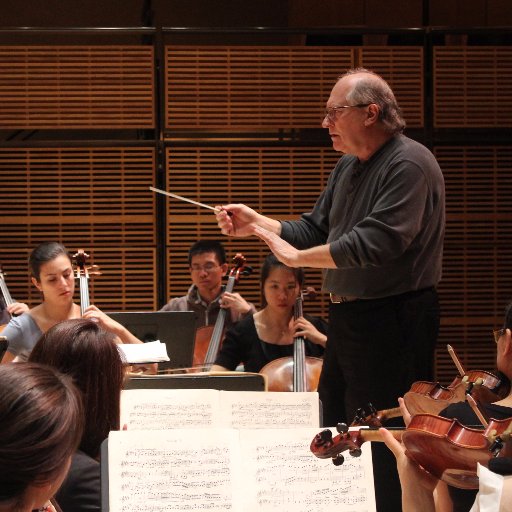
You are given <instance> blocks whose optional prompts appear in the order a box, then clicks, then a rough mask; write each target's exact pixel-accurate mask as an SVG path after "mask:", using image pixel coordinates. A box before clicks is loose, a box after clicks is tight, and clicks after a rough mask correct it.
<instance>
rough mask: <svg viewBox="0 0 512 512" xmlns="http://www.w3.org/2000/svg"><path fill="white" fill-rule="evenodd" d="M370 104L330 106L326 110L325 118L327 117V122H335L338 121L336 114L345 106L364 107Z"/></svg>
mask: <svg viewBox="0 0 512 512" xmlns="http://www.w3.org/2000/svg"><path fill="white" fill-rule="evenodd" d="M368 105H370V103H358V104H357V105H338V106H336V107H328V108H326V109H325V111H324V119H327V122H329V123H334V122H335V121H336V116H337V114H338V112H341V111H342V110H343V109H345V108H363V107H367V106H368Z"/></svg>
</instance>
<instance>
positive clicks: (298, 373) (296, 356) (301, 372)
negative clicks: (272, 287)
mask: <svg viewBox="0 0 512 512" xmlns="http://www.w3.org/2000/svg"><path fill="white" fill-rule="evenodd" d="M301 316H302V293H301V294H300V295H299V296H298V297H297V299H296V300H295V306H294V309H293V318H294V319H295V320H297V318H300V317H301ZM306 390H307V380H306V348H305V341H304V337H303V336H296V337H294V338H293V391H297V392H304V391H306Z"/></svg>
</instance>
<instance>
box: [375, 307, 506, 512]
mask: <svg viewBox="0 0 512 512" xmlns="http://www.w3.org/2000/svg"><path fill="white" fill-rule="evenodd" d="M493 334H494V341H495V342H496V347H497V354H496V366H497V368H498V370H499V371H500V372H502V373H503V374H504V375H505V376H506V377H507V378H508V379H509V380H512V303H510V304H509V305H508V306H507V308H506V311H505V319H504V322H503V328H502V329H497V330H495V331H494V332H493ZM399 403H400V408H401V409H402V413H403V416H404V421H405V424H406V425H407V424H408V423H409V421H410V415H409V412H408V411H407V409H406V407H405V404H404V401H403V399H399ZM482 409H483V413H484V416H487V417H488V418H492V419H495V420H503V419H508V418H511V417H512V391H511V393H510V394H509V395H508V396H506V397H505V398H503V399H502V400H499V401H498V402H495V403H493V404H486V405H483V406H482ZM439 415H440V416H443V417H446V418H451V419H452V418H456V419H457V420H458V421H459V422H460V423H462V424H463V425H478V424H480V421H479V419H478V418H477V416H476V414H475V413H474V412H473V410H472V408H471V407H470V405H469V404H468V403H467V402H460V403H456V404H452V405H449V406H448V407H447V408H446V409H444V410H443V411H441V412H440V413H439ZM383 439H384V442H385V443H386V445H387V446H388V447H389V448H390V449H391V451H392V452H393V453H394V455H395V457H396V458H397V466H398V470H399V474H400V480H401V483H402V492H403V494H402V502H403V510H404V512H410V511H413V510H414V511H418V510H424V511H430V510H434V509H435V510H436V511H445V510H450V511H453V512H462V511H465V512H467V511H468V510H469V509H470V508H471V505H472V503H473V501H474V500H475V496H476V491H471V490H462V489H456V488H454V487H451V486H446V484H445V483H444V482H438V481H437V480H435V479H434V478H425V477H424V472H422V471H418V468H417V467H416V466H415V464H414V463H413V462H411V461H410V460H409V459H408V458H407V457H406V456H405V452H404V448H403V445H402V444H401V443H398V442H397V441H395V440H394V439H393V437H392V436H391V434H389V433H388V432H386V431H385V429H383ZM433 447H435V446H434V445H433ZM440 449H442V445H441V444H440ZM489 467H490V468H491V464H489ZM434 488H435V490H436V501H435V504H434V495H433V490H434ZM447 491H448V492H447ZM509 492H510V490H509ZM420 497H421V500H422V502H423V503H424V508H420V507H419V503H420V501H419V500H420ZM434 507H435V508H434ZM496 510H497V511H498V510H500V511H501V510H504V509H502V508H500V507H499V506H498V504H497V506H496ZM510 510H512V506H511V508H510Z"/></svg>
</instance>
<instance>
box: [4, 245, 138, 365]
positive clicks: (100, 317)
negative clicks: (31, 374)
mask: <svg viewBox="0 0 512 512" xmlns="http://www.w3.org/2000/svg"><path fill="white" fill-rule="evenodd" d="M29 269H30V273H31V277H32V283H33V284H34V285H35V286H36V288H37V289H38V290H39V291H40V292H41V293H42V295H43V301H42V303H41V304H39V305H37V306H36V307H34V308H32V309H30V310H29V311H28V312H27V313H24V314H22V315H20V316H18V317H15V318H12V319H11V320H10V322H9V323H8V324H7V326H6V327H5V329H4V330H3V332H2V335H3V336H5V337H6V338H7V340H8V341H9V347H8V349H7V352H6V353H5V355H4V357H3V359H2V363H7V362H10V361H12V360H13V359H14V358H15V357H16V358H17V360H22V361H23V360H26V359H27V358H28V355H29V354H30V351H31V350H32V348H33V347H34V345H35V344H36V342H37V340H38V339H39V338H40V337H41V335H42V334H43V333H45V332H46V331H47V330H48V329H49V328H50V327H52V326H54V325H55V324H57V323H58V322H61V321H62V320H67V319H70V318H80V316H81V315H80V306H79V305H78V304H75V303H74V302H73V294H74V291H75V275H74V273H73V266H72V263H71V259H70V257H69V254H68V251H67V250H66V248H65V247H64V246H63V245H62V244H59V243H57V242H44V243H42V244H40V245H39V246H37V247H36V248H35V249H34V250H33V251H32V253H31V254H30V257H29ZM83 317H84V318H90V319H94V320H95V321H97V322H98V323H99V324H100V325H101V326H102V327H103V328H104V329H106V330H107V331H111V332H113V333H114V334H115V335H116V336H117V338H118V341H119V342H121V343H142V342H141V341H140V340H138V339H137V338H136V337H135V336H133V335H132V334H131V333H130V332H129V331H128V330H127V329H126V328H125V327H123V326H122V325H121V324H119V323H118V322H116V321H114V320H112V319H111V318H110V317H109V316H108V315H106V314H105V313H103V312H102V311H100V310H99V309H98V308H97V307H96V306H92V305H91V306H89V307H88V308H87V309H86V310H85V313H84V315H83Z"/></svg>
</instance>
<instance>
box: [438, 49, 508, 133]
mask: <svg viewBox="0 0 512 512" xmlns="http://www.w3.org/2000/svg"><path fill="white" fill-rule="evenodd" d="M433 65H434V84H433V87H434V89H433V90H434V105H433V106H434V126H435V127H436V128H485V127H487V128H510V127H512V86H511V84H512V47H511V46H501V47H500V46H492V47H491V46H487V47H485V46H484V47H463V46H451V47H435V48H434V62H433Z"/></svg>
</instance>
